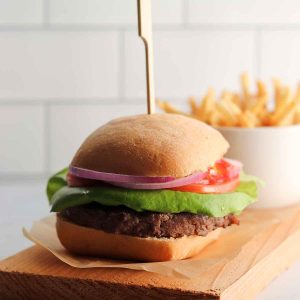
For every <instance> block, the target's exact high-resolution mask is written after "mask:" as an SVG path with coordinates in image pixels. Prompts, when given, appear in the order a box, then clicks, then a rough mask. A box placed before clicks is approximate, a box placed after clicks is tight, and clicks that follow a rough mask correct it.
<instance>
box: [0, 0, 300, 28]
mask: <svg viewBox="0 0 300 300" xmlns="http://www.w3.org/2000/svg"><path fill="white" fill-rule="evenodd" d="M44 1H45V3H47V2H48V1H49V0H44ZM186 5H187V4H184V6H186ZM44 10H45V11H44V24H43V25H28V24H11V25H0V32H24V31H54V32H55V31H101V32H105V31H119V30H121V31H124V30H136V26H135V25H133V24H132V25H130V24H128V25H113V24H107V25H105V24H104V25H101V24H49V15H48V12H46V11H48V8H47V9H46V8H45V9H44ZM183 10H185V9H183ZM186 14H187V15H186ZM183 18H184V19H185V21H184V23H183V24H169V25H164V24H156V25H154V26H153V28H154V31H158V32H159V31H180V30H182V31H184V30H187V29H188V30H193V31H197V30H198V31H202V30H208V31H209V30H211V31H213V30H220V31H222V30H223V31H235V30H255V29H256V28H257V27H258V26H259V27H260V28H263V29H264V30H267V31H272V30H283V31H285V30H300V23H299V24H275V23H274V24H263V23H262V24H251V23H239V24H226V23H215V24H200V23H199V24H192V23H188V20H186V18H188V13H184V12H183ZM185 22H186V23H185Z"/></svg>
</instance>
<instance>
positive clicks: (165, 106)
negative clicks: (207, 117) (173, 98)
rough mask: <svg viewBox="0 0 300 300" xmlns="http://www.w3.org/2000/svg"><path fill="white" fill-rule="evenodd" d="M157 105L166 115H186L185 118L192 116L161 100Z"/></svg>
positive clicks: (157, 101)
mask: <svg viewBox="0 0 300 300" xmlns="http://www.w3.org/2000/svg"><path fill="white" fill-rule="evenodd" d="M156 103H157V105H158V106H159V107H160V108H161V109H162V110H163V111H165V112H166V113H170V114H179V115H184V116H190V115H189V114H187V113H184V112H182V111H180V110H178V109H177V108H176V107H174V106H173V105H171V104H170V103H168V102H167V101H164V102H163V101H160V100H156Z"/></svg>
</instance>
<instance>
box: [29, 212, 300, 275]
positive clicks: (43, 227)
mask: <svg viewBox="0 0 300 300" xmlns="http://www.w3.org/2000/svg"><path fill="white" fill-rule="evenodd" d="M282 211H284V212H285V213H284V214H283V213H282ZM297 211H299V207H298V209H297ZM295 213H296V209H291V208H289V209H286V210H283V209H280V210H272V211H270V210H255V211H254V210H250V211H247V212H244V213H243V214H242V215H241V216H240V220H241V225H240V226H231V227H229V228H227V229H225V230H223V233H222V235H221V236H220V238H219V239H218V240H217V241H215V242H213V243H211V244H210V245H208V246H207V247H206V248H205V249H204V250H203V251H202V252H201V253H200V254H199V255H197V256H195V257H193V258H190V259H186V260H181V261H168V262H153V263H142V262H130V261H118V260H112V259H111V260H110V259H102V258H92V257H83V256H77V255H73V254H71V253H69V252H68V251H66V250H65V249H64V248H63V246H62V245H61V243H60V241H59V239H58V237H57V234H56V229H55V222H56V216H55V215H54V214H52V215H51V216H49V217H46V218H44V219H41V220H39V221H36V222H34V223H33V225H32V228H31V229H30V230H27V229H25V228H23V234H24V236H25V237H26V238H28V239H29V240H31V241H33V242H34V243H35V244H37V245H40V246H42V247H43V248H45V249H47V250H49V251H50V252H52V253H53V254H54V255H55V256H56V257H57V258H58V259H60V260H61V261H63V262H65V263H66V264H68V265H70V266H72V267H75V268H99V267H100V268H101V267H105V268H126V269H133V270H143V271H147V272H154V273H158V274H161V275H165V276H173V277H177V278H185V279H191V278H194V277H199V276H201V275H204V274H206V276H207V274H208V273H210V274H212V275H213V274H215V276H218V272H219V273H220V272H221V271H220V270H226V269H227V268H229V267H230V268H232V267H234V266H237V265H238V266H239V270H241V269H243V268H241V264H243V263H245V259H242V258H241V257H245V253H246V255H247V257H248V258H249V260H250V261H252V263H254V262H255V261H257V260H259V259H261V258H263V257H264V256H265V255H267V254H268V251H271V250H272V249H271V248H274V247H276V243H277V244H278V243H279V242H280V241H281V240H282V239H284V235H285V233H284V231H282V229H281V231H282V233H281V232H279V233H278V234H281V235H280V238H279V239H278V236H277V238H276V239H275V238H273V239H272V236H274V235H275V233H276V230H277V228H278V224H280V223H282V222H284V219H291V218H292V217H294V215H295ZM283 215H284V216H283ZM287 226H288V224H287ZM281 227H282V226H281ZM281 227H280V228H281ZM289 230H290V229H289ZM277 231H278V230H277ZM281 236H282V237H281ZM266 245H267V246H268V245H271V246H272V247H271V248H270V247H267V246H266ZM262 247H263V248H262ZM251 256H252V258H251ZM247 268H249V265H247V266H245V269H247ZM240 272H242V271H240ZM228 276H229V274H228Z"/></svg>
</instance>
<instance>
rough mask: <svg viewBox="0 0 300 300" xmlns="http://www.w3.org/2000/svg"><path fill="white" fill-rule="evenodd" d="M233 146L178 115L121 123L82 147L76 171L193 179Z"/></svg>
mask: <svg viewBox="0 0 300 300" xmlns="http://www.w3.org/2000/svg"><path fill="white" fill-rule="evenodd" d="M228 147H229V145H228V143H227V141H226V140H225V139H224V138H223V136H222V135H221V134H220V133H219V132H218V131H217V130H216V129H214V128H212V127H210V126H208V125H206V124H204V123H202V122H200V121H198V120H195V119H191V118H188V117H184V116H181V115H175V114H152V115H137V116H130V117H125V118H120V119H116V120H113V121H110V122H108V123H107V124H105V125H104V126H102V127H100V128H98V129H97V130H96V131H94V132H93V133H92V134H91V135H90V136H88V137H87V139H86V140H85V141H84V142H83V144H82V145H81V147H80V148H79V150H78V151H77V153H76V154H75V157H74V158H73V160H72V162H71V165H72V166H75V167H80V168H85V169H89V170H95V171H100V172H108V173H118V174H128V175H137V176H174V177H176V178H179V177H185V176H188V175H190V174H192V173H194V172H196V171H206V170H207V168H208V167H209V166H210V165H213V164H214V163H215V161H216V160H218V159H220V158H221V157H222V156H223V155H224V154H225V153H226V151H227V149H228Z"/></svg>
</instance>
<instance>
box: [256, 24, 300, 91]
mask: <svg viewBox="0 0 300 300" xmlns="http://www.w3.org/2000/svg"><path fill="white" fill-rule="evenodd" d="M299 53H300V33H299V31H287V30H283V31H267V32H263V33H262V43H261V63H262V65H261V75H262V77H263V78H264V79H269V80H271V79H272V78H273V77H279V78H280V79H282V81H283V82H285V83H288V84H292V85H293V87H295V86H296V84H299V81H300V59H299Z"/></svg>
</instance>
